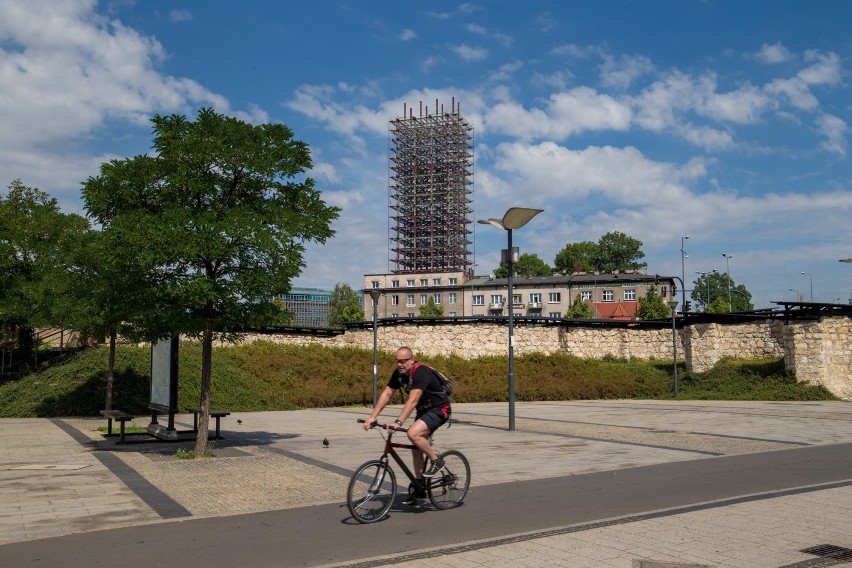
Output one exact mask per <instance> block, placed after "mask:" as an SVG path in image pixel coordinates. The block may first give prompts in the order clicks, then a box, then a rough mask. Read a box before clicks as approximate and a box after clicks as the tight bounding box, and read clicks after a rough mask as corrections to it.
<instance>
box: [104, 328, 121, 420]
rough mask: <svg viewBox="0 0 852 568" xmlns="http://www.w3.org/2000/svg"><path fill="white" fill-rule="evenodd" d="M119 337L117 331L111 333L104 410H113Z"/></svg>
mask: <svg viewBox="0 0 852 568" xmlns="http://www.w3.org/2000/svg"><path fill="white" fill-rule="evenodd" d="M117 335H118V332H117V331H116V330H114V329H113V330H111V331H110V333H109V366H108V369H107V385H106V402H105V403H104V408H105V409H106V410H112V380H113V375H114V371H115V339H116V336H117Z"/></svg>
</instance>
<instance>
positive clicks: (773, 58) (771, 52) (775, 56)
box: [754, 41, 793, 64]
mask: <svg viewBox="0 0 852 568" xmlns="http://www.w3.org/2000/svg"><path fill="white" fill-rule="evenodd" d="M754 57H755V59H757V60H758V61H760V62H761V63H767V64H771V63H783V62H785V61H789V60H790V59H792V58H793V54H792V53H790V51H789V50H788V49H787V48H786V47H784V46H783V45H781V42H780V41H779V42H775V43H773V44H772V45H770V44H768V43H764V44H763V47H761V48H760V51H758V52H757V53H756V54H755V55H754Z"/></svg>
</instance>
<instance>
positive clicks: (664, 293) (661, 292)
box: [660, 286, 669, 298]
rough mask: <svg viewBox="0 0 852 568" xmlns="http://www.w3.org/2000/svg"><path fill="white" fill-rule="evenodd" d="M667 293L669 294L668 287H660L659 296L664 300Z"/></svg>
mask: <svg viewBox="0 0 852 568" xmlns="http://www.w3.org/2000/svg"><path fill="white" fill-rule="evenodd" d="M668 293H669V287H668V286H661V287H660V296H662V297H663V298H665V297H666V294H668Z"/></svg>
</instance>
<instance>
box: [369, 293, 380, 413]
mask: <svg viewBox="0 0 852 568" xmlns="http://www.w3.org/2000/svg"><path fill="white" fill-rule="evenodd" d="M370 297H371V298H372V299H373V406H374V407H375V406H376V398H377V386H376V385H377V384H378V381H379V352H378V349H377V347H378V333H377V331H376V320H378V312H379V298H381V297H382V292H381V290H377V289H375V288H373V289H371V290H370Z"/></svg>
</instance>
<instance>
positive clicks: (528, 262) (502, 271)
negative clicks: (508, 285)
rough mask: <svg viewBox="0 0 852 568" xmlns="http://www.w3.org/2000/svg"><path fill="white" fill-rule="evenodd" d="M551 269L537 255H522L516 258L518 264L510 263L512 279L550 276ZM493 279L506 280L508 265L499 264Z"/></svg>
mask: <svg viewBox="0 0 852 568" xmlns="http://www.w3.org/2000/svg"><path fill="white" fill-rule="evenodd" d="M552 274H553V269H552V268H550V267H549V266H548V265H547V263H546V262H544V261H543V260H541V259H540V258H539V257H538V255H537V254H528V253H524V254H522V255H521V256H520V257H519V258H518V262H513V263H512V277H513V278H516V277H519V278H532V277H533V276H551V275H552ZM494 277H495V278H508V277H509V265H507V264H501V265H500V267H499V268H497V270H495V271H494Z"/></svg>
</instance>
